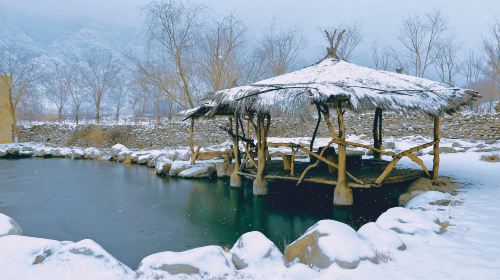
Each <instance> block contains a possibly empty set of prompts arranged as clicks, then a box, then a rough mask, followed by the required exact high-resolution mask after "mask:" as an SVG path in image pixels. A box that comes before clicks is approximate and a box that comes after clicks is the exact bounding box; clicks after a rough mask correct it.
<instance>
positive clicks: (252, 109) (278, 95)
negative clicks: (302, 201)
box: [184, 46, 480, 205]
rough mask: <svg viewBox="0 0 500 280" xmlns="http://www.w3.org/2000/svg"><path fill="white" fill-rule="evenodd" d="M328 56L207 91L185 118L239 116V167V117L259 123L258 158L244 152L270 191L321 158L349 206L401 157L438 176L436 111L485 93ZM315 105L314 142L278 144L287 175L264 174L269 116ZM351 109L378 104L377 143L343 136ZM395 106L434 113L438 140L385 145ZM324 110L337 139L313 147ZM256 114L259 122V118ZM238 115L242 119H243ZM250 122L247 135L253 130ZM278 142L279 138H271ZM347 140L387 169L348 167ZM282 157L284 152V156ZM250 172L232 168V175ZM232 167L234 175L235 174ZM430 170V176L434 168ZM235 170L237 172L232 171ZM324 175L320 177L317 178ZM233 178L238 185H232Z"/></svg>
mask: <svg viewBox="0 0 500 280" xmlns="http://www.w3.org/2000/svg"><path fill="white" fill-rule="evenodd" d="M328 50H329V55H328V56H327V57H326V58H324V59H323V60H322V61H320V62H319V63H316V64H314V65H311V66H309V67H305V68H302V69H300V70H297V71H294V72H291V73H287V74H284V75H280V76H277V77H273V78H270V79H266V80H263V81H259V82H256V83H253V84H250V85H245V86H239V87H234V88H230V89H225V90H221V91H217V92H214V93H210V94H209V95H207V100H209V101H208V103H206V104H204V105H202V106H200V107H198V108H195V109H192V110H190V111H187V112H184V113H185V116H187V118H192V119H193V120H194V118H198V117H213V116H216V115H225V116H232V118H234V119H235V120H236V126H235V128H236V132H235V130H233V126H232V124H231V131H228V132H230V134H231V136H232V137H233V141H234V140H235V141H236V142H235V145H234V146H235V159H236V162H237V166H236V167H235V170H236V169H241V168H240V165H239V149H238V145H237V142H238V139H240V140H241V137H240V135H239V134H238V128H239V127H241V130H242V131H243V132H244V129H243V125H241V122H242V119H244V120H247V121H248V123H249V124H250V123H251V124H252V126H253V127H254V129H255V136H256V140H257V154H258V160H257V161H255V160H254V158H253V156H252V155H251V153H248V152H246V155H245V156H246V157H247V158H248V160H249V161H251V162H253V164H254V165H255V168H256V173H255V174H253V175H252V176H253V178H255V180H254V194H257V195H259V194H266V193H267V180H266V179H268V178H273V179H282V180H295V181H296V182H297V183H301V182H302V181H307V180H309V181H310V182H316V181H317V180H314V179H312V178H309V179H307V178H306V175H307V173H308V172H309V171H310V170H311V169H313V168H315V167H316V166H317V165H318V164H319V163H320V162H323V163H325V164H326V165H328V166H329V167H332V168H335V169H336V170H337V176H336V178H335V179H336V180H327V181H324V182H325V183H331V184H332V185H335V191H334V204H336V205H351V204H352V203H353V198H352V190H351V188H353V187H373V186H375V187H376V186H380V185H381V184H382V183H383V182H384V180H385V179H386V178H388V176H389V174H390V173H391V171H392V170H393V169H394V166H395V165H396V163H397V162H398V161H399V160H400V159H401V158H402V157H404V156H406V157H409V158H410V159H411V160H413V161H414V162H416V163H417V164H418V165H420V166H421V168H422V170H423V172H424V173H425V174H427V176H429V177H432V178H434V179H436V178H437V176H438V169H439V137H440V129H439V117H440V116H441V115H443V114H453V113H455V112H457V111H458V110H459V109H460V108H461V107H463V106H466V105H468V104H470V103H471V102H473V101H474V100H476V99H477V98H479V97H480V95H479V94H478V93H477V92H475V91H473V90H469V89H462V88H458V87H454V86H450V85H446V84H443V83H439V82H435V81H431V80H428V79H423V78H418V77H414V76H410V75H405V74H400V73H394V72H388V71H381V70H375V69H370V68H367V67H363V66H359V65H356V64H353V63H349V62H347V61H344V60H341V59H339V58H338V57H336V55H335V49H334V46H331V47H330V48H329V49H328ZM306 108H312V109H313V110H315V111H317V113H318V121H317V124H316V127H315V130H314V135H313V136H312V140H311V145H310V147H309V149H307V147H302V146H299V145H296V144H293V143H280V144H278V145H280V146H285V147H290V148H291V149H292V159H291V164H292V167H291V169H292V170H291V172H290V176H273V175H266V161H267V160H268V156H266V152H267V147H269V146H270V145H271V144H269V143H267V134H268V131H269V126H270V123H271V116H274V117H276V116H286V117H287V118H288V119H289V118H298V119H300V118H308V117H311V110H307V109H306ZM346 109H347V110H351V111H353V112H368V111H375V119H374V123H373V137H374V145H373V146H370V145H364V144H359V143H353V142H348V141H346V140H345V124H344V117H343V115H344V112H345V110H346ZM332 111H333V112H336V115H337V118H338V127H337V129H335V126H334V124H333V122H332V120H331V116H332V114H331V112H332ZM383 111H392V112H400V113H408V114H425V115H428V116H430V117H432V118H433V119H434V141H432V142H429V143H426V144H423V145H419V146H417V147H413V148H411V149H409V150H406V151H403V152H400V153H394V152H390V151H384V150H382V149H381V144H382V112H383ZM322 117H323V119H324V121H325V123H326V125H327V127H328V130H329V132H330V134H331V137H332V140H331V141H330V143H329V144H328V145H327V146H325V147H323V148H322V149H321V151H318V152H315V151H313V142H314V139H315V137H316V133H317V130H318V126H319V124H320V122H321V118H322ZM254 120H255V121H254ZM238 121H239V122H240V125H238ZM249 128H250V125H248V129H247V135H249ZM334 143H335V144H337V145H338V155H337V154H336V153H335V151H334V152H333V153H334V154H335V155H334V157H332V156H331V155H329V156H327V155H328V152H327V151H328V150H329V146H331V145H332V144H334ZM273 145H274V146H277V144H273ZM346 146H355V147H361V148H365V149H369V150H372V151H373V153H374V156H375V158H380V156H381V155H389V156H392V158H393V160H392V161H391V162H389V163H388V164H387V165H386V167H385V169H384V170H383V172H382V173H381V174H380V175H379V176H377V177H376V178H373V180H372V179H368V180H366V179H365V180H361V179H359V178H356V177H355V176H353V175H352V174H351V173H350V172H349V171H348V170H346ZM429 146H434V164H433V170H432V172H430V171H429V170H427V168H426V167H425V165H424V164H423V162H422V160H421V159H420V158H418V157H417V156H416V155H415V154H414V153H415V152H417V151H419V150H422V149H424V148H426V147H429ZM298 150H301V151H303V152H305V153H307V154H308V155H309V156H310V157H311V158H315V159H316V161H315V162H312V163H311V164H310V165H309V166H308V167H307V168H305V169H304V170H303V171H302V173H301V175H300V176H298V177H296V176H294V171H293V168H294V167H293V166H294V162H293V160H294V158H293V157H294V154H295V151H298ZM284 161H285V159H284ZM236 173H238V174H244V175H248V174H245V173H244V172H241V171H235V173H234V174H236ZM234 174H233V175H234ZM431 174H432V175H431ZM235 176H237V174H236V175H235ZM320 182H323V181H320ZM232 185H233V184H232Z"/></svg>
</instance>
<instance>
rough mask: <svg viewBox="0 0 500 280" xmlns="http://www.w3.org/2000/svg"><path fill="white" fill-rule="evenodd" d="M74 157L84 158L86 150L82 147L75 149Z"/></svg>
mask: <svg viewBox="0 0 500 280" xmlns="http://www.w3.org/2000/svg"><path fill="white" fill-rule="evenodd" d="M72 153H73V159H81V158H83V155H84V152H83V150H82V149H73V150H72Z"/></svg>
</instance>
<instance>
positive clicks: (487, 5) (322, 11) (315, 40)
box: [0, 0, 500, 57]
mask: <svg viewBox="0 0 500 280" xmlns="http://www.w3.org/2000/svg"><path fill="white" fill-rule="evenodd" d="M193 1H195V2H197V3H201V4H203V5H205V6H207V7H209V8H211V9H212V10H213V11H214V12H215V13H216V14H220V15H222V14H225V13H227V12H229V11H235V12H236V13H237V14H238V16H239V17H240V18H241V19H242V20H243V21H244V22H245V24H246V25H247V27H248V29H249V33H250V36H251V37H258V36H259V34H260V33H261V32H262V30H263V29H264V28H265V26H266V25H267V23H268V22H269V21H270V20H271V19H275V20H277V21H278V22H280V23H282V24H283V25H285V26H288V25H293V26H295V27H297V28H298V29H300V30H301V31H302V32H303V34H304V36H305V39H306V40H307V42H308V43H307V46H308V48H307V56H313V55H314V53H319V55H318V57H319V56H322V55H323V54H324V50H323V49H324V46H323V45H324V44H323V41H322V40H323V39H322V37H321V36H322V35H321V33H320V32H319V30H320V28H321V27H325V26H328V25H332V24H338V23H347V22H355V23H358V24H360V25H361V26H362V28H363V33H364V34H365V41H364V46H365V48H367V46H369V45H370V42H371V41H372V40H375V39H376V40H377V41H378V42H379V43H381V44H382V43H384V42H386V41H388V42H394V41H395V39H396V38H397V35H398V32H399V24H400V22H401V19H402V18H403V17H405V16H407V15H409V14H411V13H424V12H429V11H431V10H432V9H433V8H439V9H441V11H442V12H443V14H444V16H445V17H446V18H447V19H448V20H449V22H450V25H451V27H452V29H453V30H454V31H455V34H456V37H457V38H458V40H459V41H460V42H463V43H464V44H465V45H467V46H470V47H473V46H474V45H476V46H479V45H480V42H481V38H482V36H484V35H485V34H486V32H487V30H488V28H489V27H490V26H491V24H492V22H493V21H494V19H495V18H500V0H472V1H471V0H415V1H407V0H387V1H375V0H351V1H327V0H307V1H306V0H304V1H299V0H246V1H243V0H197V1H196V0H193ZM147 2H148V0H0V4H3V5H6V6H9V7H11V8H14V9H16V10H19V11H23V12H26V13H30V14H33V15H41V16H47V15H48V16H51V17H55V18H80V19H82V18H83V19H91V20H96V21H100V22H104V23H108V24H114V25H119V26H121V27H140V24H141V15H140V7H142V6H144V5H145V4H146V3H147ZM0 7H1V5H0ZM366 50H368V49H366ZM360 52H361V53H362V52H363V50H362V51H360ZM359 55H362V54H359Z"/></svg>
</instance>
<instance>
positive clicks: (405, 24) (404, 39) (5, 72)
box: [0, 0, 500, 124]
mask: <svg viewBox="0 0 500 280" xmlns="http://www.w3.org/2000/svg"><path fill="white" fill-rule="evenodd" d="M143 14H144V26H143V27H144V31H145V32H144V33H145V34H146V36H145V40H144V41H145V42H144V48H143V50H141V51H127V52H124V53H120V54H115V53H113V52H111V51H110V50H105V49H99V48H93V49H89V50H86V52H85V53H84V54H83V55H82V54H80V55H76V54H75V55H66V56H64V57H63V58H62V59H61V58H58V59H52V60H50V61H49V62H48V63H47V62H46V61H44V63H43V64H42V63H41V59H40V57H42V55H43V54H36V53H32V52H30V51H28V50H27V49H26V48H24V47H22V46H6V47H3V48H0V82H2V81H3V82H6V81H7V79H6V76H9V77H12V85H11V86H10V87H9V89H8V90H9V97H10V100H11V107H12V112H11V113H12V117H13V118H14V120H15V121H17V119H19V118H21V119H39V118H41V116H42V115H45V116H46V115H47V111H49V112H50V113H51V114H52V115H53V116H55V119H56V120H58V121H62V120H64V119H66V118H69V119H72V120H74V122H75V123H77V124H78V123H79V122H80V120H81V119H82V118H86V119H93V120H94V121H95V122H96V123H99V122H101V120H102V118H103V115H106V117H107V118H111V119H114V120H115V121H118V120H120V118H121V116H122V115H124V113H125V112H124V111H125V110H126V111H127V115H133V117H134V118H135V119H136V120H141V119H144V118H148V119H152V120H154V121H156V122H158V123H160V122H161V121H162V120H163V119H164V118H165V117H166V118H169V119H171V118H174V116H175V115H176V113H177V112H178V111H180V110H183V109H189V108H192V107H194V106H196V105H197V104H199V102H200V101H201V100H200V99H201V98H202V96H203V93H206V92H210V91H217V90H221V89H225V88H230V87H233V86H237V85H244V84H249V83H252V82H255V81H258V80H261V79H264V78H269V77H272V76H276V75H280V74H283V73H286V72H289V71H291V70H295V69H297V68H298V67H300V66H303V65H300V64H301V62H300V61H301V57H302V55H303V53H304V48H305V46H306V43H307V42H305V39H304V36H303V34H301V32H300V30H299V29H297V28H295V27H284V26H282V25H280V24H279V22H277V21H271V22H270V23H269V24H268V26H267V28H266V29H265V30H264V31H263V32H262V33H261V36H260V38H258V40H257V41H255V40H250V39H249V36H248V31H247V27H246V26H245V24H244V23H243V22H242V21H241V20H240V19H239V18H238V17H237V16H236V15H235V14H234V13H229V14H227V15H225V16H222V17H217V16H214V12H213V11H211V10H209V9H208V8H206V7H204V6H201V5H198V4H196V3H193V2H186V1H180V0H164V1H154V2H151V3H149V4H148V5H146V6H145V7H143ZM334 30H344V34H343V36H342V41H341V42H340V44H339V46H338V49H337V55H339V57H340V58H342V59H344V60H350V59H351V58H352V56H353V53H355V51H356V49H358V48H359V47H360V46H362V45H363V44H366V43H367V42H365V41H366V40H364V39H365V36H364V34H363V29H362V27H361V26H359V25H357V24H352V23H351V24H344V25H336V26H331V27H327V28H325V30H324V31H326V33H327V34H329V33H330V34H331V33H332V32H333V31H334ZM484 32H485V35H484V39H483V42H481V43H482V44H481V46H480V47H478V48H476V49H464V48H463V47H462V45H463V44H462V43H463V42H459V41H457V39H456V36H455V34H454V31H453V30H452V28H451V27H450V26H449V24H448V21H447V20H446V18H445V17H444V16H443V14H442V13H441V11H439V10H433V11H430V12H429V13H427V14H412V15H409V16H407V17H404V18H403V19H402V20H401V24H400V32H399V34H398V37H397V41H396V43H394V44H393V45H387V44H380V43H379V42H377V41H373V42H369V44H370V45H369V46H370V50H371V65H368V66H371V67H374V68H377V69H381V70H388V71H398V72H403V73H407V74H410V75H414V76H418V77H426V78H432V79H435V80H439V81H441V82H444V83H447V84H451V85H457V86H464V87H468V88H472V89H476V90H478V91H480V92H481V93H482V94H483V96H485V97H484V100H486V101H490V104H493V101H496V100H499V99H500V90H499V89H500V20H498V19H497V20H496V21H494V22H493V23H492V25H491V28H490V30H486V31H484ZM459 82H460V83H461V84H457V83H459ZM48 108H50V109H48ZM103 112H104V113H103Z"/></svg>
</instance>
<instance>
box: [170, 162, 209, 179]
mask: <svg viewBox="0 0 500 280" xmlns="http://www.w3.org/2000/svg"><path fill="white" fill-rule="evenodd" d="M214 171H215V166H214V165H213V164H202V165H197V166H193V167H191V168H188V169H186V170H183V171H181V172H180V173H179V174H178V176H179V177H183V178H204V177H210V176H212V175H213V173H214Z"/></svg>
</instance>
